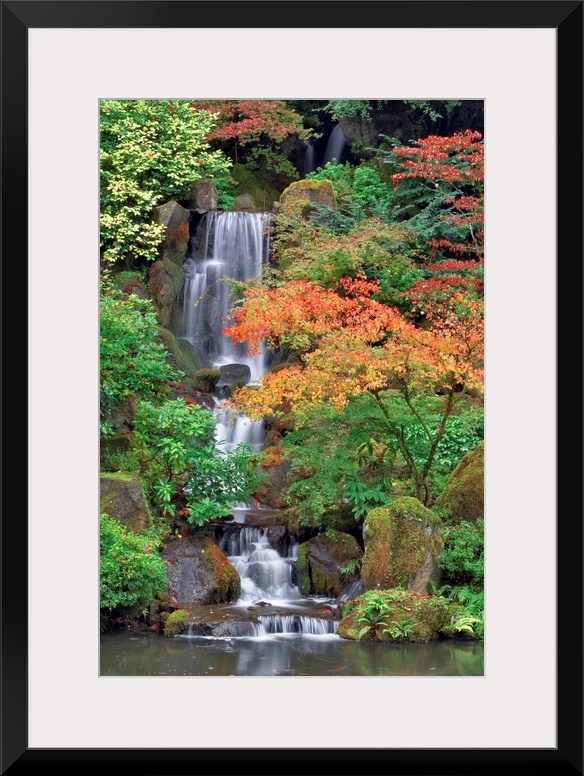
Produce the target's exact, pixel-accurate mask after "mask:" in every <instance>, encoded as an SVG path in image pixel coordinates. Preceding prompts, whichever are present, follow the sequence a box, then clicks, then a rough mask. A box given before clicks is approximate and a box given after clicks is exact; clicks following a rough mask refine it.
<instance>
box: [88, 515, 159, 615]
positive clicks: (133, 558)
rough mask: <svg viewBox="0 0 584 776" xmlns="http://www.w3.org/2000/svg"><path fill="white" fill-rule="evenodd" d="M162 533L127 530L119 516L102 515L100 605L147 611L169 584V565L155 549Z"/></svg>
mask: <svg viewBox="0 0 584 776" xmlns="http://www.w3.org/2000/svg"><path fill="white" fill-rule="evenodd" d="M160 544H161V539H160V534H159V532H158V531H157V530H156V529H150V530H149V531H146V532H144V533H143V534H140V535H138V534H134V533H132V532H131V531H128V530H127V529H126V528H125V526H124V525H123V524H122V523H120V522H119V521H118V520H114V519H113V518H110V517H108V515H106V514H105V513H102V514H101V516H100V578H99V589H100V608H101V609H102V610H106V611H107V612H110V613H111V612H112V611H113V610H115V609H118V608H127V607H132V608H133V607H137V608H138V609H139V610H140V612H141V613H142V614H145V612H146V610H147V607H148V603H149V601H150V599H151V598H153V597H154V596H155V595H156V594H157V593H159V592H162V591H164V590H165V589H166V587H167V581H166V567H165V565H164V561H163V560H162V559H161V557H160V555H159V554H158V552H157V551H156V550H157V549H158V548H159V546H160Z"/></svg>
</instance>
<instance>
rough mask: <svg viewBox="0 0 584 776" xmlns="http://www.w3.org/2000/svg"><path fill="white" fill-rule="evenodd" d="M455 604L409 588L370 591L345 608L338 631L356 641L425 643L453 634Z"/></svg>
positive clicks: (343, 636)
mask: <svg viewBox="0 0 584 776" xmlns="http://www.w3.org/2000/svg"><path fill="white" fill-rule="evenodd" d="M455 609H456V606H455V605H453V604H450V603H448V601H446V599H444V598H442V597H440V596H427V595H422V594H421V593H413V592H410V591H407V590H400V589H391V590H370V591H367V592H366V593H364V594H363V595H362V596H360V597H359V598H357V599H355V601H354V602H353V604H352V607H351V609H350V611H348V612H346V613H345V611H343V619H342V620H341V622H340V623H339V627H338V630H337V634H338V635H339V636H341V637H342V638H345V639H351V640H353V641H360V640H363V641H385V642H393V643H407V642H409V643H414V642H415V643H425V642H429V641H435V640H436V639H438V638H439V637H440V636H449V635H452V626H451V622H452V616H453V614H454V611H455Z"/></svg>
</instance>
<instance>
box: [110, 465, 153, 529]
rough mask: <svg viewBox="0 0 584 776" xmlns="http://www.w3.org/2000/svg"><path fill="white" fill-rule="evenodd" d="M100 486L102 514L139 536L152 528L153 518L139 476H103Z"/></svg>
mask: <svg viewBox="0 0 584 776" xmlns="http://www.w3.org/2000/svg"><path fill="white" fill-rule="evenodd" d="M99 484H100V501H99V505H100V509H101V511H102V512H105V513H106V514H107V515H108V517H111V518H115V519H116V520H119V521H120V523H123V524H124V525H125V526H126V528H128V529H129V530H130V531H134V533H137V534H141V533H143V532H144V531H146V530H147V529H148V528H149V527H150V524H151V521H152V516H151V514H150V508H149V506H148V502H147V501H146V499H145V498H144V492H143V490H142V483H141V482H140V478H139V477H138V476H137V475H135V474H126V473H123V472H117V473H112V474H101V475H100V478H99Z"/></svg>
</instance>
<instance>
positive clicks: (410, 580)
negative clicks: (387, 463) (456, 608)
mask: <svg viewBox="0 0 584 776" xmlns="http://www.w3.org/2000/svg"><path fill="white" fill-rule="evenodd" d="M441 524H442V521H441V520H440V518H439V517H438V515H436V514H435V513H434V512H432V510H430V509H427V508H426V507H425V506H423V505H422V504H421V503H420V501H418V499H417V498H411V497H403V498H399V499H396V500H395V501H394V502H392V504H390V506H388V507H378V508H376V509H372V510H371V511H370V512H369V513H368V515H367V517H366V518H365V522H364V523H363V541H364V544H365V554H364V555H363V562H362V564H361V578H362V579H363V582H364V583H365V587H366V588H367V589H368V590H380V589H381V590H388V589H390V588H394V587H402V588H409V589H410V590H412V591H414V592H416V593H424V594H427V593H428V589H429V583H430V582H431V581H432V582H438V581H439V579H440V570H439V566H438V561H439V558H440V553H441V552H442V547H443V546H444V543H443V541H442V538H441V537H440V526H441Z"/></svg>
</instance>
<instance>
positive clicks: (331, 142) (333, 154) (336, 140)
mask: <svg viewBox="0 0 584 776" xmlns="http://www.w3.org/2000/svg"><path fill="white" fill-rule="evenodd" d="M344 148H345V136H344V134H343V130H342V129H341V125H340V124H336V125H335V128H334V129H333V131H332V132H331V134H330V136H329V139H328V142H327V144H326V148H325V149H324V154H323V157H322V162H321V165H320V166H321V167H324V166H325V164H326V163H327V162H332V161H333V159H336V161H337V164H339V163H340V162H341V158H342V155H343V150H344Z"/></svg>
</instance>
